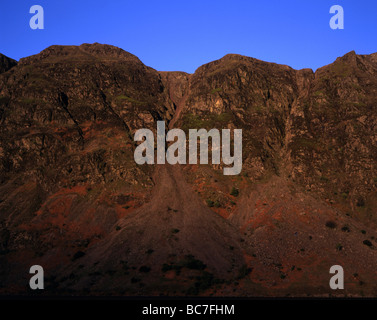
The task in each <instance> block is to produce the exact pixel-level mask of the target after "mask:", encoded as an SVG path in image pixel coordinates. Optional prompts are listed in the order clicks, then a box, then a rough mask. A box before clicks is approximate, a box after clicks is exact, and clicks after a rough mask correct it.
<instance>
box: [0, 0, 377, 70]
mask: <svg viewBox="0 0 377 320" xmlns="http://www.w3.org/2000/svg"><path fill="white" fill-rule="evenodd" d="M35 4H37V5H41V6H43V8H44V11H45V29H44V30H32V29H31V28H30V27H29V20H30V18H31V17H32V14H30V13H29V10H30V7H31V6H32V5H35ZM336 4H339V5H342V6H343V8H344V15H345V29H344V30H332V29H331V28H330V26H329V20H330V18H331V14H330V13H329V10H330V7H331V6H332V5H336ZM0 30H1V31H0V52H1V53H3V54H5V55H7V56H9V57H12V58H14V59H17V60H18V59H20V58H21V57H25V56H28V55H32V54H36V53H38V52H40V51H41V50H43V49H45V48H46V47H48V46H50V45H53V44H65V45H69V44H74V45H79V44H81V43H93V42H100V43H107V44H112V45H115V46H118V47H121V48H123V49H124V50H126V51H129V52H131V53H133V54H135V55H137V56H138V57H139V58H140V59H141V60H142V61H143V62H144V63H145V64H146V65H148V66H151V67H153V68H155V69H157V70H161V71H166V70H181V71H186V72H190V73H192V72H194V71H195V69H196V68H198V67H199V66H200V65H202V64H204V63H207V62H210V61H212V60H216V59H219V58H221V57H222V56H224V55H225V54H227V53H239V54H243V55H246V56H250V57H255V58H258V59H261V60H265V61H271V62H277V63H281V64H287V65H290V66H292V67H293V68H295V69H301V68H305V67H309V68H312V69H317V68H318V67H321V66H323V65H326V64H329V63H331V62H332V61H334V60H335V59H336V58H337V57H338V56H341V55H344V54H345V53H347V52H349V51H351V50H355V51H356V53H359V54H369V53H373V52H377V1H376V0H358V1H357V0H284V1H282V0H279V1H278V0H269V1H254V0H246V1H241V0H233V1H224V0H216V1H212V0H189V1H188V0H187V1H182V0H174V1H171V0H153V1H149V0H148V1H147V0H133V1H129V0H107V1H106V0H101V1H96V0H91V1H89V0H33V1H30V0H1V6H0Z"/></svg>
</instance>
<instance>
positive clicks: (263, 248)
mask: <svg viewBox="0 0 377 320" xmlns="http://www.w3.org/2000/svg"><path fill="white" fill-rule="evenodd" d="M0 58H1V59H0V124H1V126H0V212H1V215H0V293H1V294H3V295H4V294H32V291H31V290H30V289H28V279H29V276H30V275H29V274H28V272H27V271H28V270H29V268H30V266H31V265H34V264H38V265H41V266H43V267H44V269H45V275H46V283H45V286H46V289H45V290H44V292H43V293H44V294H46V295H52V294H58V295H66V294H77V295H161V294H164V295H178V296H180V295H190V296H191V295H215V296H287V295H290V296H329V295H334V294H339V295H345V294H347V295H353V296H365V295H367V296H376V295H377V287H376V286H375V281H376V280H377V279H376V273H375V270H374V262H375V261H376V258H377V253H376V247H377V244H376V241H377V240H376V239H377V232H376V225H377V224H376V222H377V219H376V214H375V213H376V207H377V193H376V190H377V166H376V164H377V163H376V160H375V159H376V158H377V135H376V132H377V131H376V126H377V119H376V112H375V111H376V107H375V106H376V102H377V54H371V55H357V54H356V53H355V52H350V53H348V54H346V55H345V56H343V57H340V58H338V59H337V60H336V61H335V62H334V63H332V64H330V65H328V66H324V67H322V68H320V69H318V70H317V71H316V72H313V71H312V70H310V69H303V70H294V69H292V68H290V67H288V66H284V65H278V64H275V63H268V62H264V61H260V60H257V59H253V58H249V57H245V56H240V55H236V54H229V55H226V56H225V57H223V58H221V59H219V60H217V61H213V62H210V63H208V64H205V65H203V66H201V67H199V68H198V69H197V70H196V71H195V73H194V74H187V73H184V72H159V71H156V70H154V69H152V68H150V67H147V66H145V65H144V64H143V63H142V62H141V61H140V60H139V59H138V58H137V57H136V56H134V55H132V54H130V53H128V52H126V51H124V50H122V49H119V48H116V47H114V46H110V45H102V44H98V43H94V44H83V45H81V46H52V47H49V48H47V49H45V50H43V51H42V52H41V53H39V54H37V55H34V56H30V57H26V58H23V59H21V60H20V61H19V62H18V63H16V62H15V61H14V60H11V59H9V58H6V57H5V56H2V55H1V56H0ZM158 120H164V121H165V122H166V124H167V127H168V128H170V129H172V128H181V129H183V130H184V131H185V132H187V131H188V129H190V128H193V129H195V128H198V129H199V128H206V129H211V128H217V129H222V128H230V129H234V128H239V129H242V130H243V168H242V172H241V174H240V175H238V176H224V175H223V170H222V169H223V168H222V165H190V164H188V165H168V164H166V165H146V164H145V165H141V166H140V165H137V164H136V163H135V161H134V158H133V153H134V150H135V146H136V145H135V143H134V141H133V137H134V134H135V132H136V130H138V129H141V128H149V129H151V130H152V131H154V132H155V130H156V122H157V121H158ZM332 265H341V266H343V268H344V270H345V283H346V286H345V290H343V291H342V292H335V291H333V290H331V289H330V287H329V280H330V277H331V275H330V274H329V270H330V267H331V266H332Z"/></svg>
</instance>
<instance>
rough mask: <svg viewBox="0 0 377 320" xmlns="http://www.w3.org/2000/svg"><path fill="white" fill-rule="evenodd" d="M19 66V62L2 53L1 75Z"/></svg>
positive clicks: (0, 59) (0, 58)
mask: <svg viewBox="0 0 377 320" xmlns="http://www.w3.org/2000/svg"><path fill="white" fill-rule="evenodd" d="M15 65H17V61H16V60H13V59H11V58H8V57H7V56H5V55H3V54H1V53H0V73H3V72H6V71H8V70H9V69H11V68H12V67H14V66H15Z"/></svg>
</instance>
